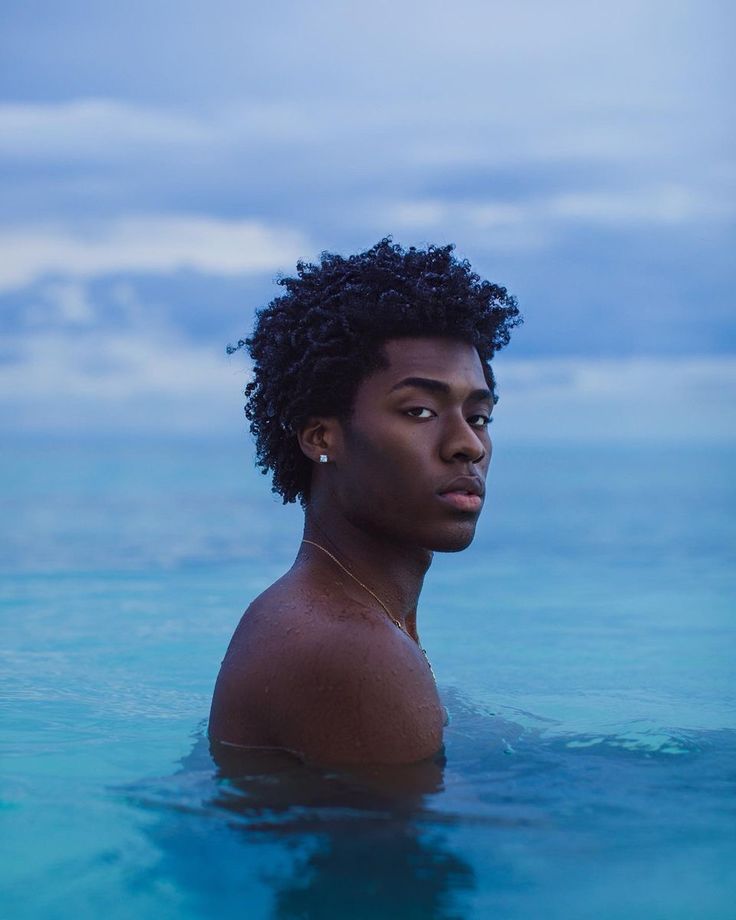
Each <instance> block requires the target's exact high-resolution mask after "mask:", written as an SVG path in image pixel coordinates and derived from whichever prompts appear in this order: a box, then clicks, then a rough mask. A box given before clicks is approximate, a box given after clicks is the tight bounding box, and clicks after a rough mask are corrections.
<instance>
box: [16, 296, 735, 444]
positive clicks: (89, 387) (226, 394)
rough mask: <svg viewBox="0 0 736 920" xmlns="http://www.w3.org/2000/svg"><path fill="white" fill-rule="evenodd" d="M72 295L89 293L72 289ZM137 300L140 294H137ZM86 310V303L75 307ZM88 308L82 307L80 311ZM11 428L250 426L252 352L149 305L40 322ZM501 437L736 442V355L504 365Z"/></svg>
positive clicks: (21, 364) (22, 356) (21, 358)
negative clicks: (227, 349)
mask: <svg viewBox="0 0 736 920" xmlns="http://www.w3.org/2000/svg"><path fill="white" fill-rule="evenodd" d="M58 293H59V296H60V298H61V301H62V302H64V301H66V300H68V299H69V298H70V297H71V299H72V302H73V303H76V298H77V297H79V296H81V297H82V300H83V302H84V301H85V299H86V296H87V295H85V294H84V293H82V294H80V293H79V292H73V293H72V294H70V292H69V290H67V289H60V290H59V292H58ZM130 296H133V294H132V293H130ZM74 309H76V307H75V308H74ZM75 315H76V314H75ZM5 344H6V347H7V348H8V352H7V353H6V356H5V358H6V359H5V361H4V362H3V360H2V356H0V423H2V425H3V428H4V430H5V431H6V433H9V434H11V433H22V432H31V433H36V434H42V433H69V434H78V433H84V434H91V435H94V434H111V433H115V432H118V433H120V432H128V433H131V434H141V435H148V434H158V435H167V434H175V433H189V434H197V435H202V436H206V435H222V434H227V433H228V432H230V433H235V432H243V431H244V430H245V423H244V421H243V413H242V404H243V389H244V387H245V384H246V383H247V381H248V379H249V364H248V360H247V358H246V356H245V355H244V354H243V353H242V352H238V353H237V354H235V355H233V356H232V357H227V356H226V355H225V354H224V353H223V350H222V349H221V348H215V347H210V346H204V345H202V344H199V343H197V342H192V341H188V340H186V339H185V338H184V337H183V336H182V335H181V334H180V333H178V332H177V330H176V329H174V328H172V327H171V326H170V325H166V324H163V323H161V322H160V321H156V320H155V319H153V318H152V317H151V314H150V313H147V312H146V310H145V304H138V305H137V306H136V308H135V309H131V311H130V321H129V324H128V326H127V327H126V328H124V329H116V330H115V331H114V332H109V333H105V332H103V331H101V330H100V329H99V328H94V327H85V326H82V325H78V326H76V327H72V328H68V329H66V330H63V329H55V330H54V329H48V328H47V327H40V328H39V330H38V331H37V333H36V334H34V335H32V336H23V337H20V336H18V337H17V338H16V339H13V338H12V337H8V338H7V339H6V342H5ZM494 366H495V371H496V376H497V379H498V385H499V392H500V397H501V398H500V401H499V404H498V406H497V407H496V410H495V412H494V416H495V421H494V426H493V430H492V435H493V437H494V438H495V439H496V440H497V441H498V442H499V443H503V442H509V443H512V442H515V441H516V442H529V443H537V444H544V443H545V442H550V441H577V440H579V441H592V442H606V443H610V442H616V441H619V442H621V441H629V440H653V439H669V440H674V441H682V442H695V441H704V440H718V441H733V440H734V439H736V358H734V357H722V358H716V357H700V358H698V357H688V358H677V359H675V358H657V357H639V358H626V359H606V360H594V359H584V358H554V359H552V358H547V359H536V360H517V359H513V358H509V357H508V356H506V355H505V354H502V355H500V356H499V357H498V358H497V360H496V362H495V365H494Z"/></svg>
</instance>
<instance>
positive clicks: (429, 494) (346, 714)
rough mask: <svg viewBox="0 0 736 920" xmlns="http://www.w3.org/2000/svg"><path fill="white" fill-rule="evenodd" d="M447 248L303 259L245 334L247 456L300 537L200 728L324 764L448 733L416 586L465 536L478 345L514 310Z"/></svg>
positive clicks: (485, 356)
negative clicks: (289, 507) (251, 453)
mask: <svg viewBox="0 0 736 920" xmlns="http://www.w3.org/2000/svg"><path fill="white" fill-rule="evenodd" d="M452 249H453V247H452V246H446V247H434V246H429V247H428V248H427V249H415V248H410V249H408V250H403V249H402V248H401V247H400V246H398V245H394V244H392V243H391V241H390V240H388V239H385V240H382V241H381V242H380V243H378V244H377V245H376V246H374V247H373V248H372V249H370V250H368V251H367V252H364V253H360V254H359V255H356V256H351V257H350V258H348V259H344V258H342V257H340V256H337V255H332V254H329V253H323V254H322V258H321V262H320V264H318V265H311V264H303V263H301V262H300V263H299V264H298V265H297V277H296V278H283V279H281V280H280V282H279V283H280V284H281V285H282V286H283V287H284V288H285V289H286V293H285V294H284V295H283V296H281V297H277V298H275V299H274V300H273V301H272V302H271V304H269V306H268V307H266V308H265V309H263V310H261V311H259V312H258V314H257V321H256V328H255V331H254V333H253V335H252V337H251V338H249V339H247V340H246V341H240V342H238V346H237V347H238V348H240V347H242V346H243V345H246V346H247V347H248V349H249V351H250V354H251V357H252V358H253V362H254V371H253V379H252V382H251V383H249V384H248V387H247V389H246V396H247V399H248V402H247V404H246V407H245V411H246V415H247V417H248V419H249V420H250V422H251V431H252V433H253V434H254V436H255V439H256V446H257V454H258V462H259V465H260V467H261V468H262V470H263V471H264V472H266V471H267V470H270V471H271V472H272V474H273V490H274V491H275V492H277V493H279V494H280V495H281V496H282V497H283V499H284V502H291V501H294V500H296V499H299V500H300V502H301V503H302V506H303V507H304V517H305V520H304V539H303V542H302V543H301V546H300V549H299V552H298V554H297V557H296V560H295V562H294V564H293V566H292V567H291V569H290V570H289V571H288V572H287V573H286V574H285V575H284V576H283V577H282V578H280V579H279V580H278V581H277V582H276V583H275V584H273V585H272V586H271V587H270V588H268V589H267V590H266V591H265V592H264V593H263V594H261V596H260V597H258V598H257V599H256V600H255V601H254V602H253V603H252V604H251V605H250V607H249V608H248V610H247V611H246V613H245V615H244V616H243V618H242V620H241V621H240V624H239V626H238V628H237V629H236V631H235V634H234V636H233V638H232V641H231V642H230V646H229V648H228V651H227V654H226V656H225V659H224V661H223V663H222V667H221V670H220V674H219V677H218V680H217V685H216V687H215V693H214V698H213V701H212V711H211V714H210V724H209V732H210V738H211V739H212V740H213V741H219V742H225V743H229V744H234V745H241V746H245V747H260V748H280V749H284V750H288V751H292V752H294V753H296V754H298V755H299V756H300V757H303V758H304V759H306V760H309V761H314V762H319V763H409V762H413V761H417V760H421V759H423V758H426V757H429V756H430V755H432V754H434V753H435V752H436V751H437V750H438V749H439V748H440V746H441V743H442V727H443V717H444V711H443V708H442V706H441V704H440V700H439V696H438V694H437V687H436V685H435V681H434V675H433V673H432V669H431V667H430V665H429V662H428V661H427V659H426V656H425V655H424V653H423V651H422V649H421V647H420V644H419V637H418V635H417V602H418V600H419V593H420V591H421V588H422V581H423V579H424V575H425V573H426V571H427V569H428V568H429V565H430V563H431V561H432V554H433V553H434V552H435V551H440V552H456V551H458V550H461V549H465V547H466V546H468V545H469V544H470V542H471V541H472V539H473V535H474V533H475V526H476V522H477V520H478V515H479V514H480V511H481V508H482V505H483V496H484V491H485V479H486V474H487V472H488V465H489V463H490V459H491V441H490V437H489V432H488V425H489V422H490V416H491V410H492V408H493V405H494V403H495V401H496V395H495V392H494V389H495V387H494V378H493V372H492V370H491V367H490V360H491V358H492V357H493V355H494V353H495V352H496V351H497V350H498V349H499V348H501V347H502V346H504V345H506V344H507V343H508V340H509V334H510V330H511V328H512V327H513V326H515V325H517V324H518V323H519V322H520V318H519V311H518V309H517V306H516V301H515V300H514V298H513V297H510V296H509V295H508V294H507V293H506V290H505V289H504V288H502V287H498V286H497V285H494V284H491V283H490V282H487V281H481V280H480V278H479V277H478V276H477V275H476V274H474V273H473V272H472V271H471V269H470V266H469V265H468V263H467V262H464V261H459V260H457V259H456V258H455V257H454V256H453V255H452ZM232 350H235V349H232Z"/></svg>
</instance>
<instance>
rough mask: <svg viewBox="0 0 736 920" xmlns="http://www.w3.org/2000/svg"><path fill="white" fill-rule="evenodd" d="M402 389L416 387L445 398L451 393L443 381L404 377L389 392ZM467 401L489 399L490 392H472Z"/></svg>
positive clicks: (448, 386) (486, 390)
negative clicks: (440, 394) (439, 394)
mask: <svg viewBox="0 0 736 920" xmlns="http://www.w3.org/2000/svg"><path fill="white" fill-rule="evenodd" d="M403 387H416V388H417V389H420V390H427V391H428V392H430V393H442V394H443V395H445V396H447V395H448V394H449V393H450V392H451V388H450V384H449V383H445V381H444V380H433V379H432V378H431V377H404V379H403V380H399V382H398V383H395V384H394V385H393V386H392V387H391V389H390V390H389V392H390V393H393V392H394V390H400V389H402V388H403ZM468 399H472V400H483V399H491V391H490V390H488V389H485V388H483V389H479V390H473V392H472V393H469V394H468Z"/></svg>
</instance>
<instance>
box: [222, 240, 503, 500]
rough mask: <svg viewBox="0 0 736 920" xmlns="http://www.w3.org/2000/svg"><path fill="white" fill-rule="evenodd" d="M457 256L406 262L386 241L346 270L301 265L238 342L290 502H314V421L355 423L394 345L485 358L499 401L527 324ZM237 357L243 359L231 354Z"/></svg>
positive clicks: (341, 262)
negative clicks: (497, 372) (511, 351)
mask: <svg viewBox="0 0 736 920" xmlns="http://www.w3.org/2000/svg"><path fill="white" fill-rule="evenodd" d="M452 251H453V247H452V246H444V247H434V246H429V247H427V248H426V249H416V248H414V247H411V248H409V249H407V250H404V249H402V248H401V246H398V245H395V244H393V243H392V242H391V241H390V240H389V239H384V240H381V242H379V243H378V244H377V245H375V246H374V247H372V248H371V249H369V250H367V251H366V252H363V253H359V254H358V255H354V256H350V257H349V258H343V257H342V256H339V255H334V254H330V253H323V254H322V257H321V260H320V263H319V264H316V265H315V264H305V263H302V262H299V263H298V264H297V277H295V278H282V279H280V281H279V284H281V285H282V286H283V287H284V288H285V289H286V293H285V294H283V295H282V296H280V297H277V298H275V299H274V300H273V301H272V302H271V303H270V304H269V305H268V306H267V307H265V308H264V309H262V310H259V311H258V313H257V319H256V326H255V329H254V332H253V334H252V336H250V337H249V338H248V339H247V340H245V341H240V342H238V346H237V347H241V346H243V345H246V346H247V348H248V351H249V352H250V355H251V357H252V358H253V363H254V367H253V379H252V381H251V382H250V383H249V384H248V386H247V388H246V397H247V403H246V406H245V412H246V416H247V418H248V419H249V420H250V423H251V426H250V427H251V432H252V433H253V435H254V437H255V440H256V450H257V457H258V464H259V466H260V467H261V469H262V470H263V471H264V472H266V471H268V470H271V471H272V473H273V491H274V492H277V493H278V494H280V495H281V496H282V497H283V500H284V502H290V501H295V500H296V499H297V498H298V499H299V500H300V501H301V502H302V503H303V504H306V502H307V501H308V499H309V493H310V485H311V481H312V471H313V468H314V464H313V462H312V460H311V459H309V458H308V457H307V456H306V455H305V453H304V451H303V449H302V446H301V445H300V441H299V437H298V435H299V433H300V432H301V431H302V429H303V428H304V426H305V425H306V424H307V423H308V421H309V420H310V419H312V418H315V417H322V418H335V419H338V420H341V421H342V422H345V423H346V422H348V421H349V419H350V417H351V414H352V412H353V409H354V406H355V400H356V395H357V394H358V389H359V387H360V385H361V383H362V382H363V381H365V380H366V378H368V377H370V376H371V374H372V373H374V372H375V371H378V370H379V369H381V368H386V367H387V366H388V364H389V360H388V357H387V354H386V349H385V347H384V346H385V344H386V343H387V342H395V341H400V340H402V339H407V340H408V339H417V338H421V339H443V340H448V341H455V342H461V343H465V344H466V345H468V346H472V348H474V349H475V351H477V354H478V359H479V362H480V369H481V372H482V375H483V378H484V381H485V384H486V386H487V389H488V390H489V391H490V394H491V400H492V401H493V402H495V401H496V395H495V381H494V378H493V372H492V370H491V366H490V361H491V359H492V357H493V355H494V354H495V352H496V351H497V350H498V349H499V348H502V347H503V346H504V345H506V344H507V343H508V340H509V335H510V331H511V329H512V328H513V327H514V326H515V325H517V324H518V323H519V322H520V321H521V320H520V318H519V311H518V308H517V306H516V301H515V299H514V298H513V297H511V296H509V295H508V294H507V293H506V290H505V288H502V287H499V286H498V285H495V284H492V283H490V282H488V281H481V279H480V278H479V277H478V276H477V275H476V274H475V273H474V272H473V271H472V270H471V268H470V265H469V264H468V263H467V262H466V261H461V260H458V259H456V258H455V257H454V256H453V254H452ZM230 350H235V349H230Z"/></svg>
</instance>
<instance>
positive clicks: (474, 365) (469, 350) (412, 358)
mask: <svg viewBox="0 0 736 920" xmlns="http://www.w3.org/2000/svg"><path fill="white" fill-rule="evenodd" d="M383 351H384V354H385V356H386V359H387V361H388V367H387V368H385V369H384V372H383V375H382V376H385V377H388V378H395V380H399V379H401V378H402V377H431V378H437V379H447V380H448V381H449V380H451V379H464V380H467V381H468V382H469V383H470V382H474V383H476V384H477V385H478V386H483V385H484V384H485V376H484V374H483V366H482V365H481V361H480V357H479V355H478V351H477V349H476V348H475V347H474V346H473V345H472V344H470V343H469V342H463V341H460V340H456V339H445V338H429V337H427V338H419V337H417V338H405V339H389V340H388V341H387V342H385V343H384V346H383Z"/></svg>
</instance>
